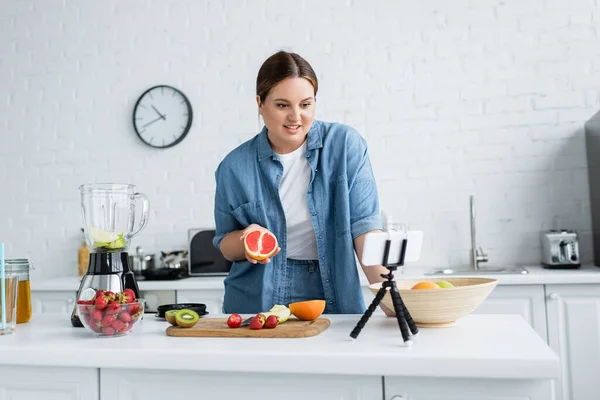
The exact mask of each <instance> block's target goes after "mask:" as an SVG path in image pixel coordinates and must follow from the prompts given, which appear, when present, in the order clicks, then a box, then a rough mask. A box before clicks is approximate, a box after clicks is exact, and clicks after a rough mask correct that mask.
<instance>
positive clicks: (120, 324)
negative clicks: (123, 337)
mask: <svg viewBox="0 0 600 400" xmlns="http://www.w3.org/2000/svg"><path fill="white" fill-rule="evenodd" d="M111 326H112V327H113V328H115V330H116V331H117V332H121V331H122V330H123V328H124V327H125V322H123V321H121V320H120V319H115V320H114V321H113V322H112V324H111Z"/></svg>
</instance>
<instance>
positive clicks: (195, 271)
mask: <svg viewBox="0 0 600 400" xmlns="http://www.w3.org/2000/svg"><path fill="white" fill-rule="evenodd" d="M215 234H216V232H215V230H214V229H190V230H189V231H188V268H189V270H190V276H220V275H227V274H229V270H230V269H231V264H232V262H231V261H228V260H226V259H225V257H223V255H222V254H221V251H219V250H218V249H217V248H216V247H215V246H213V243H212V241H213V238H214V237H215Z"/></svg>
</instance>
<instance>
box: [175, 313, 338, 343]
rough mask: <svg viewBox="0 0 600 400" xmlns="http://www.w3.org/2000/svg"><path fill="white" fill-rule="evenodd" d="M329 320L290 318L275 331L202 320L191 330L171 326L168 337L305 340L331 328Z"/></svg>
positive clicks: (220, 321) (274, 329) (218, 320)
mask: <svg viewBox="0 0 600 400" xmlns="http://www.w3.org/2000/svg"><path fill="white" fill-rule="evenodd" d="M329 323H330V322H329V320H328V319H326V318H317V319H316V320H314V321H300V320H299V319H295V318H290V319H288V320H287V321H286V322H284V323H283V324H281V325H278V326H277V327H275V328H273V329H264V328H263V329H256V330H253V329H250V328H248V327H247V326H242V327H240V328H230V327H228V326H227V318H201V319H200V320H199V321H198V322H197V323H196V325H194V326H193V327H191V328H181V327H179V326H170V327H168V328H167V335H168V336H180V337H236V338H241V337H250V338H304V337H311V336H316V335H318V334H319V333H321V332H323V331H324V330H325V329H327V328H329Z"/></svg>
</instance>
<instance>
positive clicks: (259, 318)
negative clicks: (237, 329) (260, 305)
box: [250, 314, 265, 329]
mask: <svg viewBox="0 0 600 400" xmlns="http://www.w3.org/2000/svg"><path fill="white" fill-rule="evenodd" d="M264 324H265V316H264V315H262V314H258V315H256V316H255V317H254V318H252V321H250V329H262V328H263V326H264Z"/></svg>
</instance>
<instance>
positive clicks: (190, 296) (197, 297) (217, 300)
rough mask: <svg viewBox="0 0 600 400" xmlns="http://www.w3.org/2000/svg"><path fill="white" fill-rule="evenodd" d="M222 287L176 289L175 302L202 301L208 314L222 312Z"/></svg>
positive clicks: (213, 314) (223, 291)
mask: <svg viewBox="0 0 600 400" xmlns="http://www.w3.org/2000/svg"><path fill="white" fill-rule="evenodd" d="M224 295H225V290H223V289H202V290H178V291H177V303H203V304H206V311H208V313H209V316H211V317H214V316H219V315H222V314H223V311H222V310H223V296H224Z"/></svg>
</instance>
